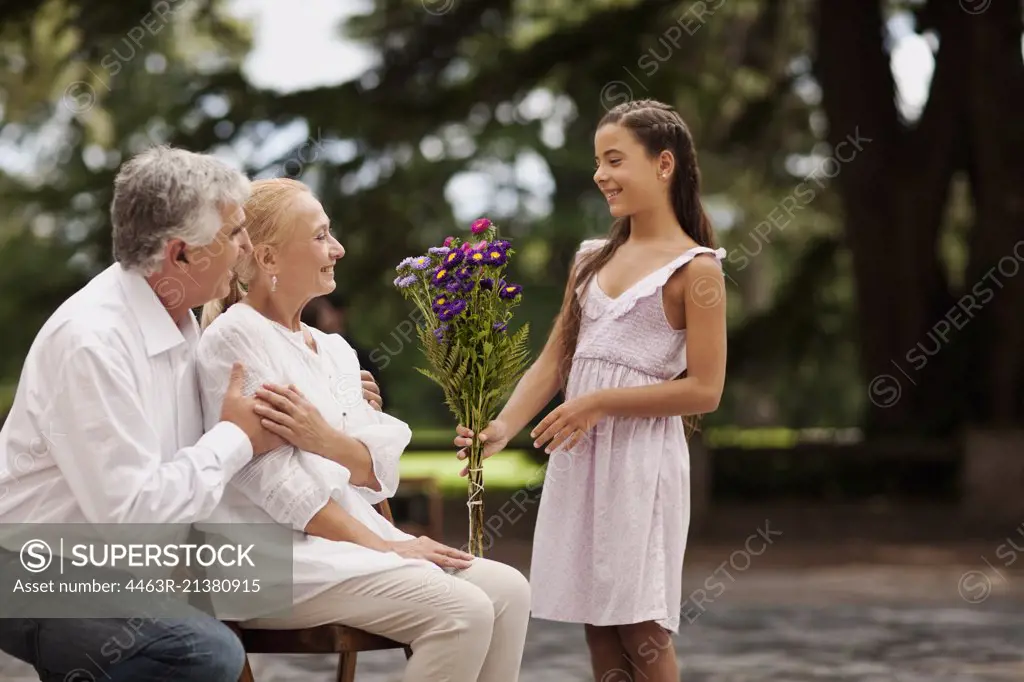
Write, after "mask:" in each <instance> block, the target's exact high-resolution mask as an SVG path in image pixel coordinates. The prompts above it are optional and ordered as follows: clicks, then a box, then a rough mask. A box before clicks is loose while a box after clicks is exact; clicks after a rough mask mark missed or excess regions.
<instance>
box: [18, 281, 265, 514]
mask: <svg viewBox="0 0 1024 682" xmlns="http://www.w3.org/2000/svg"><path fill="white" fill-rule="evenodd" d="M198 340H199V327H198V324H197V323H196V320H195V317H194V316H193V315H192V314H191V313H189V314H188V315H187V317H186V319H185V321H184V323H183V324H182V325H181V326H180V327H179V326H177V325H175V324H174V322H173V320H172V319H171V317H170V315H168V314H167V311H166V309H165V308H164V307H163V305H162V304H161V303H160V300H159V298H157V296H156V294H155V293H154V292H153V289H152V288H151V287H150V286H149V284H148V283H147V282H146V280H145V279H144V278H143V277H142V276H141V275H139V274H137V273H134V272H131V271H127V270H125V269H124V268H122V267H121V266H120V265H119V264H116V263H115V264H114V265H112V266H110V267H109V268H107V269H106V270H104V271H103V272H102V273H100V274H99V275H97V276H96V277H95V278H93V279H92V280H91V281H90V282H89V283H88V284H87V285H86V286H85V287H83V288H82V289H81V290H80V291H78V292H77V293H75V294H74V295H73V296H71V297H70V298H69V299H68V300H67V301H65V302H64V303H63V304H62V305H61V306H60V307H59V308H58V309H57V310H56V312H54V314H53V315H52V316H51V317H50V319H49V320H47V322H46V324H45V325H44V326H43V328H42V329H41V330H40V332H39V334H38V335H37V336H36V339H35V341H34V342H33V344H32V347H31V349H30V350H29V353H28V356H27V357H26V360H25V365H24V368H23V369H22V373H21V377H20V379H19V382H18V389H17V393H16V395H15V399H14V404H13V406H12V409H11V412H10V414H9V415H8V417H7V420H6V422H5V423H4V426H3V429H2V430H0V524H15V523H191V522H194V521H197V520H200V519H203V518H206V517H207V516H209V514H210V513H211V512H212V511H213V509H214V508H215V507H216V506H217V504H218V503H219V502H220V500H221V497H222V495H223V493H224V489H225V486H226V485H227V483H228V481H229V480H230V479H231V477H232V476H233V475H234V474H235V473H237V472H238V471H240V470H241V469H242V467H243V466H245V464H246V463H247V462H249V461H250V459H251V458H252V454H253V453H252V444H251V443H250V441H249V438H248V437H247V436H246V435H245V432H243V431H242V430H241V429H240V428H239V427H238V426H236V425H234V424H231V423H229V422H220V423H216V424H215V425H213V426H212V428H210V430H209V431H208V432H206V433H205V434H204V432H203V431H204V428H203V427H204V423H203V413H202V405H201V402H200V400H199V385H198V380H197V375H196V361H195V348H196V345H197V343H198Z"/></svg>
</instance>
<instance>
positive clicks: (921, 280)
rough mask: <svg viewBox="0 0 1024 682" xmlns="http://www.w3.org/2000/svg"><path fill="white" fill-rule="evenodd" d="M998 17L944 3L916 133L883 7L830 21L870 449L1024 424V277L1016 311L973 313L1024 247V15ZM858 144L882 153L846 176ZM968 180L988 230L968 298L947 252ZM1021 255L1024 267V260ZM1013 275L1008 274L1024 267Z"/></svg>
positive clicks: (834, 9) (970, 275) (859, 4)
mask: <svg viewBox="0 0 1024 682" xmlns="http://www.w3.org/2000/svg"><path fill="white" fill-rule="evenodd" d="M997 4H998V3H993V6H992V7H991V8H990V9H989V11H988V12H986V13H982V14H980V15H965V14H964V13H963V12H962V10H961V9H960V8H959V7H958V6H957V4H956V3H949V2H935V0H932V3H931V4H930V5H929V6H928V8H927V10H928V13H930V14H931V15H932V17H933V20H934V27H935V29H936V30H937V32H938V34H939V37H940V49H939V52H938V55H937V57H936V65H935V72H934V77H933V79H932V86H931V92H930V94H929V99H928V103H927V106H926V108H925V110H924V112H923V113H922V115H921V118H920V120H919V121H918V122H917V124H916V125H915V126H914V127H909V126H906V125H904V124H903V123H902V122H901V120H900V117H899V115H898V112H897V109H896V106H895V101H896V92H895V87H894V83H893V78H892V74H891V70H890V66H889V55H888V53H887V52H886V51H885V49H884V47H883V42H882V41H883V36H884V25H883V18H882V11H881V8H880V6H879V3H878V2H873V3H870V4H868V3H865V2H864V1H863V0H828V1H827V2H821V3H819V5H818V18H817V21H818V26H817V39H818V45H817V58H816V73H817V75H818V78H819V81H820V83H821V86H822V90H823V95H822V105H823V107H824V109H825V113H826V116H827V118H828V121H829V142H830V144H831V145H832V146H833V148H834V149H835V150H836V154H837V157H838V158H839V160H840V162H841V165H840V166H839V172H838V174H837V175H836V177H835V182H836V183H838V189H839V193H840V196H841V200H842V204H843V208H844V212H845V218H844V219H845V224H846V230H845V232H846V239H847V245H848V247H849V248H850V251H851V253H852V257H853V265H854V276H855V280H856V282H855V290H856V294H857V298H858V313H859V318H860V328H861V330H862V338H861V362H862V370H863V372H864V377H865V380H866V382H867V384H868V396H869V398H870V399H871V404H870V408H869V413H868V415H867V423H866V426H867V428H868V431H869V432H870V433H874V434H880V433H914V434H918V435H921V434H924V433H932V434H941V433H950V432H952V431H954V430H956V429H957V428H958V427H960V426H961V425H963V424H964V423H965V422H966V421H967V420H968V419H971V418H973V419H975V420H978V421H981V422H983V423H989V422H991V421H992V420H994V419H1000V420H1001V419H1006V418H1008V417H1012V416H1017V415H1019V412H1020V399H1021V396H1020V387H1021V378H1022V377H1021V375H1022V371H1024V367H1022V359H1021V353H1020V348H1021V347H1022V343H1021V342H1022V341H1024V323H1022V322H1021V316H1020V315H1017V316H1014V315H1013V314H1012V311H1011V308H1010V305H1011V304H1010V301H1012V300H1013V296H1012V293H1011V292H1019V291H1020V287H1022V286H1024V277H1021V278H1015V279H1012V280H1011V279H1009V278H1007V277H1002V278H1001V279H1002V280H1004V281H1003V282H1002V284H1003V285H1004V288H1005V289H1004V290H1005V295H1003V293H1002V292H999V295H998V296H986V297H982V296H980V295H977V294H976V295H975V299H974V302H973V305H972V299H970V298H965V297H964V294H967V293H971V292H972V287H973V286H974V284H975V283H976V282H978V281H979V280H980V279H981V277H982V276H984V275H985V274H986V273H987V272H988V271H989V270H991V269H992V268H993V267H994V266H995V265H996V264H997V262H998V261H999V258H1000V257H1005V256H1007V255H1009V256H1010V257H1011V259H1012V258H1013V247H1014V244H1015V243H1016V242H1017V240H1019V239H1021V237H1022V235H1021V231H1020V227H1021V224H1022V222H1021V217H1022V204H1021V201H1020V200H1019V199H1017V198H1016V193H1015V192H1014V190H1013V188H1015V187H1016V188H1019V187H1021V186H1022V185H1021V180H1022V178H1021V166H1020V159H1021V154H1020V152H1021V151H1024V149H1022V145H1021V139H1022V137H1024V136H1022V135H1021V133H1020V132H1016V133H1010V131H1013V130H1015V128H1014V123H1013V121H1012V120H1011V116H1012V112H1014V111H1019V110H1020V109H1019V104H1021V93H1020V83H1021V59H1020V33H1021V22H1020V16H1019V12H1020V6H1019V4H1017V5H1016V6H1014V4H1013V3H1003V5H1002V7H1000V8H998V9H997V8H996V7H995V5H997ZM1008 98H1009V101H1008ZM1015 104H1016V105H1018V106H1016V107H1015V106H1013V105H1015ZM858 131H859V133H860V137H861V138H868V139H869V140H870V141H865V142H863V144H862V145H861V146H862V147H863V151H862V152H858V153H857V155H856V156H855V157H854V158H852V159H850V160H849V161H845V162H844V157H845V158H849V157H850V150H849V147H850V145H849V143H847V145H846V146H847V148H848V149H847V150H846V153H845V155H841V154H840V151H839V145H840V144H841V143H843V141H844V140H847V139H849V138H851V137H856V135H857V132H858ZM1008 134H1010V135H1011V139H1007V135H1008ZM1013 152H1017V153H1016V154H1014V153H1013ZM965 167H966V168H968V169H969V171H970V174H971V177H972V180H973V186H974V189H975V198H976V200H977V204H978V211H977V214H978V222H977V225H976V226H975V228H974V231H973V233H972V238H971V256H970V266H969V268H968V272H967V276H966V279H965V289H966V291H965V292H957V294H956V295H955V296H954V295H953V294H952V293H951V292H950V290H949V284H948V282H947V279H946V277H945V274H944V271H943V266H942V263H941V261H940V259H939V255H938V238H939V233H940V229H941V227H942V224H943V219H944V216H945V209H946V204H947V200H948V196H949V189H950V181H951V179H952V176H953V174H954V173H955V172H957V170H959V169H960V168H965ZM1018 252H1019V253H1020V258H1021V259H1022V260H1024V245H1022V246H1021V247H1019V248H1018ZM1003 264H1004V270H1005V272H1007V273H1010V272H1014V273H1015V272H1016V269H1017V268H1019V267H1024V263H1022V262H1019V261H1016V260H1009V261H1008V260H1005V259H1004V261H1003ZM1018 296H1019V294H1018ZM988 299H991V301H990V303H989V302H987V301H988ZM1017 300H1020V298H1018V299H1017ZM979 304H984V305H979ZM996 327H998V328H999V331H998V332H997V331H996ZM972 361H973V363H974V364H972Z"/></svg>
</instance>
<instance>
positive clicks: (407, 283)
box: [395, 275, 416, 289]
mask: <svg viewBox="0 0 1024 682" xmlns="http://www.w3.org/2000/svg"><path fill="white" fill-rule="evenodd" d="M415 283H416V275H404V276H399V277H396V278H395V286H396V287H398V288H399V289H405V288H408V287H411V286H412V285H413V284H415Z"/></svg>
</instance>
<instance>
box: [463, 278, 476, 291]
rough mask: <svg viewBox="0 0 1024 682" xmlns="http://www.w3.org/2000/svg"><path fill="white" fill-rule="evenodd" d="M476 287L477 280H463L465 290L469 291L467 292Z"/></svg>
mask: <svg viewBox="0 0 1024 682" xmlns="http://www.w3.org/2000/svg"><path fill="white" fill-rule="evenodd" d="M475 287H476V282H474V281H473V280H471V279H464V280H462V290H463V291H467V292H468V291H473V289H474V288H475Z"/></svg>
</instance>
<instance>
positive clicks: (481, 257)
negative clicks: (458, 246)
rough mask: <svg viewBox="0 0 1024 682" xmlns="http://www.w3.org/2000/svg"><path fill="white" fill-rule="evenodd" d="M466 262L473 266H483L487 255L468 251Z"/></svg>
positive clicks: (481, 252)
mask: <svg viewBox="0 0 1024 682" xmlns="http://www.w3.org/2000/svg"><path fill="white" fill-rule="evenodd" d="M466 260H468V261H469V262H470V263H472V264H473V265H483V264H485V263H486V262H487V254H486V253H484V252H483V251H470V252H469V253H467V254H466Z"/></svg>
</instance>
